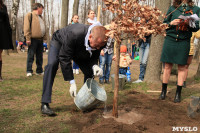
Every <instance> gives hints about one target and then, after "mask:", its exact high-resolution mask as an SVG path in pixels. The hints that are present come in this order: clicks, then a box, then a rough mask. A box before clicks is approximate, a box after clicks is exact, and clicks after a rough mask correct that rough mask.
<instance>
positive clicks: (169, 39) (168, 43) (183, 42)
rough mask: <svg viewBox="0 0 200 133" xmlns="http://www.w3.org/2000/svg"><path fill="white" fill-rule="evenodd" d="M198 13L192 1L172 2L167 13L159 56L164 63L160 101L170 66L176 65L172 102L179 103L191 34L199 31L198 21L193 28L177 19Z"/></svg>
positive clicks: (163, 96) (199, 10)
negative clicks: (166, 25) (164, 33)
mask: <svg viewBox="0 0 200 133" xmlns="http://www.w3.org/2000/svg"><path fill="white" fill-rule="evenodd" d="M199 13H200V9H199V7H197V6H194V5H193V2H192V0H174V2H173V5H172V6H171V7H170V8H169V10H168V12H167V16H166V19H165V20H164V23H167V24H169V28H168V29H167V30H166V32H167V35H166V37H165V41H164V45H163V50H162V55H161V61H162V62H163V63H165V68H164V73H163V83H162V92H161V95H160V99H162V100H164V99H165V96H166V92H167V84H168V80H169V78H170V73H171V70H172V65H173V64H178V84H177V90H176V95H175V98H174V102H175V103H177V102H180V101H181V90H182V86H183V82H184V76H185V69H186V68H185V65H186V64H187V59H188V55H189V50H190V38H191V36H192V32H196V31H197V30H198V29H199V21H196V22H195V27H191V26H189V22H188V21H184V20H181V19H179V18H178V17H179V16H180V15H183V16H190V15H192V14H196V15H197V16H199Z"/></svg>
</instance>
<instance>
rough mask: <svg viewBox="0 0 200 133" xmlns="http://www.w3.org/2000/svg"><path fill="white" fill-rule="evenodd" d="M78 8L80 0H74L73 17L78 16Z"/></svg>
mask: <svg viewBox="0 0 200 133" xmlns="http://www.w3.org/2000/svg"><path fill="white" fill-rule="evenodd" d="M78 7H79V0H74V5H73V15H75V14H77V15H78Z"/></svg>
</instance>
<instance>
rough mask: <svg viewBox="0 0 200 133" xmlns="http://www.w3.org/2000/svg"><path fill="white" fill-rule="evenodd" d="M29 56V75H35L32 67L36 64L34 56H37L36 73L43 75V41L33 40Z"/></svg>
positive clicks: (29, 47)
mask: <svg viewBox="0 0 200 133" xmlns="http://www.w3.org/2000/svg"><path fill="white" fill-rule="evenodd" d="M27 54H28V56H27V70H26V72H27V73H33V69H32V65H33V62H34V55H36V65H37V68H36V73H42V72H43V69H42V64H43V40H38V39H33V38H32V39H31V45H30V46H28V53H27Z"/></svg>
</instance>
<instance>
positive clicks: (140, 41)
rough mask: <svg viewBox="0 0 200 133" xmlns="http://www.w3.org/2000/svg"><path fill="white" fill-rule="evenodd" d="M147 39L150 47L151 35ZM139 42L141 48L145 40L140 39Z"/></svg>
mask: <svg viewBox="0 0 200 133" xmlns="http://www.w3.org/2000/svg"><path fill="white" fill-rule="evenodd" d="M145 38H146V41H145V42H146V43H149V45H150V43H151V35H148V36H145ZM138 42H139V47H140V46H141V44H142V43H143V42H144V40H143V39H139V40H138Z"/></svg>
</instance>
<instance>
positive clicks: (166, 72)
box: [159, 63, 173, 100]
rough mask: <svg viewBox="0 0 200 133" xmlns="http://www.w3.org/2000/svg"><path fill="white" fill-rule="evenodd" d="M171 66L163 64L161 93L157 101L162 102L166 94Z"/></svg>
mask: <svg viewBox="0 0 200 133" xmlns="http://www.w3.org/2000/svg"><path fill="white" fill-rule="evenodd" d="M172 66H173V64H171V63H165V68H164V73H163V82H162V92H161V94H160V97H159V99H161V100H164V99H165V97H166V93H167V84H168V81H169V78H170V74H171V70H172Z"/></svg>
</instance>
